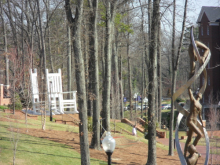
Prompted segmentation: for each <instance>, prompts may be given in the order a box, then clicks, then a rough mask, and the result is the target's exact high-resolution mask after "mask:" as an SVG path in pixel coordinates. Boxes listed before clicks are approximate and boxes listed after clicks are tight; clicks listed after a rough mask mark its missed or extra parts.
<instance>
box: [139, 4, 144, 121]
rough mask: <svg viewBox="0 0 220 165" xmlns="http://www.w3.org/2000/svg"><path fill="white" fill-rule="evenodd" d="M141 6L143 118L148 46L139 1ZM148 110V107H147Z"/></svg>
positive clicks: (142, 12)
mask: <svg viewBox="0 0 220 165" xmlns="http://www.w3.org/2000/svg"><path fill="white" fill-rule="evenodd" d="M139 3H140V6H141V33H142V84H141V97H142V99H141V118H142V117H143V100H144V97H145V91H144V89H145V80H144V77H145V71H144V70H145V53H146V51H145V45H146V41H145V34H144V11H143V7H142V4H141V0H139ZM145 109H146V107H145Z"/></svg>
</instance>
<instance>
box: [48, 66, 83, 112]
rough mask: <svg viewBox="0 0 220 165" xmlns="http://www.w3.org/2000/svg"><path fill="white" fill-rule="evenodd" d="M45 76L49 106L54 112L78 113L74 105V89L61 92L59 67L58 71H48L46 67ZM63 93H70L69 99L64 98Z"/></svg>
mask: <svg viewBox="0 0 220 165" xmlns="http://www.w3.org/2000/svg"><path fill="white" fill-rule="evenodd" d="M46 77H47V90H48V91H47V92H48V100H49V105H50V108H51V109H52V110H53V111H54V112H55V113H61V114H64V113H79V112H78V111H77V107H76V91H69V92H63V89H62V75H61V69H58V73H49V72H48V69H46ZM64 94H72V95H70V97H71V98H70V99H64ZM67 110H69V111H67Z"/></svg>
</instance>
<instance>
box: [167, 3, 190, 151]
mask: <svg viewBox="0 0 220 165" xmlns="http://www.w3.org/2000/svg"><path fill="white" fill-rule="evenodd" d="M187 2H188V0H185V6H184V15H183V22H182V31H181V36H180V42H179V46H178V52H177V54H176V55H175V28H176V27H175V15H176V11H175V10H176V0H174V1H173V7H174V8H173V34H172V70H173V74H172V95H173V94H174V93H175V90H176V77H177V70H178V67H179V58H180V52H181V48H182V43H183V36H184V29H185V22H186V11H187ZM173 124H174V100H172V99H171V116H170V134H169V153H168V154H169V155H174V152H173V150H174V143H173V128H174V126H173Z"/></svg>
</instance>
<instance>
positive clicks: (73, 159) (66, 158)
mask: <svg viewBox="0 0 220 165" xmlns="http://www.w3.org/2000/svg"><path fill="white" fill-rule="evenodd" d="M0 115H1V116H3V114H2V113H1V114H0ZM18 121H20V122H23V123H24V120H18ZM28 122H30V123H31V124H34V125H28V128H39V129H40V128H41V122H40V120H31V119H29V120H28ZM9 127H15V128H17V127H19V128H25V127H26V126H25V124H18V123H13V122H3V121H0V164H1V165H9V164H12V162H13V145H12V141H11V136H12V135H16V134H15V133H12V132H10V131H8V130H7V129H8V128H9ZM46 128H47V129H49V128H50V129H53V130H60V131H66V130H67V129H69V130H71V131H72V132H77V131H78V127H73V126H68V125H64V124H56V123H53V122H52V123H50V122H47V124H46ZM19 135H20V136H19V141H18V146H17V152H16V164H17V165H42V164H47V165H60V164H62V165H67V164H76V165H78V164H79V165H80V164H81V158H80V153H78V152H77V151H75V150H74V148H72V147H71V146H68V145H64V144H61V143H57V142H53V141H49V140H46V139H43V138H37V137H32V136H29V135H26V134H19ZM90 160H91V164H92V165H98V164H99V162H101V163H104V162H103V161H101V160H97V159H93V158H90Z"/></svg>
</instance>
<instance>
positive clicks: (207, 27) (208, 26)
mask: <svg viewBox="0 0 220 165" xmlns="http://www.w3.org/2000/svg"><path fill="white" fill-rule="evenodd" d="M207 35H209V25H207Z"/></svg>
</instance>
